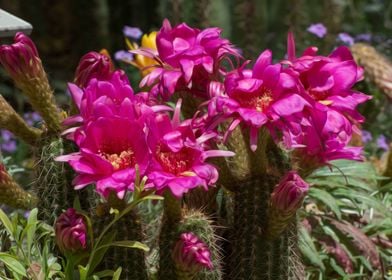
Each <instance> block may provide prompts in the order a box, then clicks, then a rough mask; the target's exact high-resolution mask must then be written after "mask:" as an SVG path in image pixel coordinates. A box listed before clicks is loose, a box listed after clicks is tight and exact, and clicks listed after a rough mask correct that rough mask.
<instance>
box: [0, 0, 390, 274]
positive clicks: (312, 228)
mask: <svg viewBox="0 0 392 280" xmlns="http://www.w3.org/2000/svg"><path fill="white" fill-rule="evenodd" d="M0 6H1V7H2V8H3V9H5V10H7V11H10V12H12V13H14V14H15V15H17V16H20V17H21V18H23V19H26V20H28V21H29V22H31V23H32V25H33V26H34V31H33V33H32V39H33V40H34V41H35V42H36V44H37V47H38V49H39V50H40V54H41V57H42V60H43V61H44V63H45V67H46V68H47V69H48V73H49V79H50V80H51V84H52V85H53V86H54V89H55V93H56V98H57V101H58V103H59V104H63V107H64V108H65V109H67V108H66V106H67V105H66V104H69V102H68V101H69V96H68V95H67V94H65V92H66V90H65V89H66V81H69V80H71V79H72V77H73V74H74V69H75V68H76V65H77V63H78V61H79V58H80V57H81V56H82V55H83V54H85V53H86V52H88V51H90V50H97V51H98V50H100V49H102V48H105V49H107V50H108V52H109V53H110V54H114V53H116V52H117V51H119V50H122V49H125V44H124V39H123V36H124V34H123V33H122V32H121V30H123V26H124V25H127V26H137V27H140V29H141V30H142V31H143V33H146V32H150V31H153V30H156V29H157V27H158V26H160V25H161V23H162V19H163V18H165V17H167V18H169V19H170V20H171V22H172V23H178V22H180V21H185V22H187V23H188V24H189V25H191V26H198V27H206V26H219V27H221V28H223V31H224V35H225V36H226V37H228V38H230V39H231V40H232V41H233V42H234V43H235V44H236V45H237V46H238V47H239V48H241V49H242V50H243V53H244V55H246V56H247V57H250V58H255V57H256V56H257V55H258V53H259V52H260V50H262V49H265V48H270V49H272V50H273V52H274V54H275V56H276V57H283V56H284V54H285V51H286V46H285V44H284V43H283V42H285V38H286V34H287V31H288V30H289V29H291V30H292V31H293V32H294V33H295V36H296V38H297V40H296V41H297V48H298V50H299V51H302V50H303V49H304V48H305V46H309V45H317V46H318V47H319V50H320V52H321V53H322V54H327V53H329V51H330V50H331V49H333V48H334V47H336V46H338V45H342V44H344V45H349V46H350V47H351V48H352V50H353V52H354V56H355V58H356V59H357V60H358V61H359V63H360V64H362V65H364V66H365V67H366V68H365V71H366V73H367V76H366V78H365V80H364V81H363V82H362V83H361V84H360V85H359V86H358V89H360V90H361V91H363V92H367V93H369V94H371V95H372V96H373V99H372V100H371V101H370V102H368V103H367V104H366V105H365V106H362V108H361V109H362V113H363V114H364V115H365V116H366V119H367V121H366V122H365V124H364V125H363V131H362V133H361V134H362V135H359V136H358V137H357V139H356V141H357V143H363V144H364V145H365V150H366V156H367V159H368V161H367V162H364V163H350V164H345V163H344V162H342V161H338V162H335V163H334V165H335V166H334V167H333V168H332V170H330V169H328V168H323V169H320V170H317V171H316V172H314V173H313V174H311V175H310V176H309V177H308V178H307V181H308V182H309V183H312V184H313V187H312V188H311V191H310V192H309V196H308V198H307V199H306V201H305V207H304V211H303V213H302V216H303V219H304V220H303V226H304V227H303V229H302V230H301V237H302V239H301V250H302V254H303V256H304V257H305V259H306V261H307V265H308V266H307V273H308V274H307V278H308V279H383V278H384V279H392V214H391V213H392V211H391V210H392V194H391V189H392V181H391V175H392V170H391V169H392V156H391V155H390V150H391V140H392V74H391V73H392V70H391V69H392V63H391V60H392V1H388V0H322V1H312V0H274V1H272V0H214V1H212V0H211V1H208V0H198V1H196V0H189V1H181V0H161V1H158V0H147V1H140V0H122V1H120V0H111V1H109V0H93V1H85V0H83V1H80V0H66V1H55V2H54V1H49V0H13V1H7V0H0ZM124 31H125V30H124ZM128 32H129V30H128ZM124 33H125V35H126V36H128V37H129V33H128V35H127V33H126V32H124ZM139 36H140V35H139ZM135 37H136V39H137V38H138V37H137V36H136V35H135ZM3 42H4V43H5V42H6V41H3ZM361 43H366V44H369V45H371V46H373V47H374V48H375V49H368V48H363V47H361V46H362V45H359V44H361ZM113 58H114V56H113ZM117 58H119V57H117ZM118 63H121V62H118ZM121 64H122V63H121ZM121 66H122V67H123V68H125V69H126V70H127V71H128V74H129V75H130V80H131V81H135V82H133V83H132V85H133V87H134V88H136V87H137V83H136V81H137V80H138V79H139V78H140V76H139V75H140V74H139V72H138V71H137V70H136V69H135V68H133V67H131V66H128V65H126V64H122V65H121ZM388 73H389V74H388ZM381 77H386V78H385V79H382V78H381ZM388 77H389V78H388ZM388 79H389V80H388ZM0 93H1V94H2V95H3V96H4V97H5V98H6V99H7V101H8V102H9V103H10V104H12V106H13V107H14V108H15V109H17V110H18V112H19V113H20V114H21V115H22V116H24V118H25V120H26V121H27V122H29V124H33V125H34V124H35V125H39V123H40V117H39V115H38V114H37V113H35V112H33V111H32V108H31V107H29V105H28V103H27V102H25V100H24V98H23V97H22V95H21V94H19V93H18V90H17V89H15V88H14V87H13V83H12V81H11V79H10V78H9V77H8V76H7V75H5V74H4V72H2V70H0ZM0 148H1V152H2V154H3V157H4V159H5V164H6V165H7V168H8V170H9V172H10V173H13V174H12V175H13V176H14V178H15V179H16V180H17V181H18V182H19V183H20V184H21V185H22V186H26V188H28V187H29V183H28V182H31V177H30V175H29V174H30V172H31V170H32V169H33V166H32V162H33V160H32V159H31V157H32V155H30V154H29V152H28V149H27V146H26V144H25V143H23V142H21V141H18V140H16V139H15V138H14V137H13V135H12V134H11V133H10V132H8V131H6V130H1V131H0ZM154 207H156V206H151V207H148V208H146V209H143V210H144V211H143V212H145V213H144V216H145V217H146V219H148V218H150V219H153V218H151V217H154V215H151V212H152V211H156V210H154V209H155V208H154ZM6 211H8V212H7V213H8V214H9V216H10V222H4V220H3V228H2V229H1V232H0V236H2V239H1V241H0V242H1V243H0V246H2V249H4V246H11V247H9V248H8V249H7V250H6V251H9V252H10V253H9V255H7V254H3V255H0V257H1V256H2V258H0V260H2V262H3V264H4V265H5V267H7V269H4V275H1V274H0V277H2V278H4V279H20V278H18V277H22V276H24V275H26V273H29V272H28V269H30V268H31V270H32V271H33V270H34V266H36V265H40V266H44V267H46V268H47V269H46V270H45V273H49V274H50V273H52V275H55V274H56V273H57V270H58V264H57V260H56V259H54V257H48V256H47V255H45V254H46V253H47V250H48V248H49V247H50V246H52V245H51V244H49V243H47V242H48V241H47V239H48V237H49V236H51V235H52V234H53V232H52V231H53V230H52V229H51V228H48V227H46V225H44V224H42V225H41V224H40V223H39V222H37V221H36V220H35V216H34V215H36V214H34V213H35V212H32V214H30V216H29V218H27V219H26V218H25V217H24V216H23V214H24V213H19V212H15V211H12V209H6ZM33 224H34V226H32V225H33ZM152 224H153V223H152ZM4 226H5V227H4ZM7 226H8V227H7ZM10 226H12V227H11V229H10V228H9V227H10ZM31 227H33V228H34V230H35V231H39V232H40V235H39V236H40V237H39V238H41V239H42V240H44V242H42V240H41V241H39V240H38V239H37V240H35V241H34V240H33V241H31V238H32V237H31V236H32V235H34V232H33V233H31V232H30V231H31V230H32V229H31ZM27 228H30V229H27ZM10 230H11V232H10ZM6 232H8V234H6ZM23 232H25V234H27V235H26V236H27V237H26V236H25V235H23V234H21V233H23ZM153 232H154V226H152V230H151V233H153ZM16 233H17V234H18V235H17V236H16V235H14V234H16ZM29 236H30V237H29ZM10 238H12V239H13V242H14V243H12V244H13V245H10V242H9V239H10ZM23 238H30V241H29V242H32V243H31V244H30V246H32V247H31V248H30V249H29V250H30V251H31V254H32V255H33V256H34V257H33V258H32V260H34V262H30V263H22V264H19V263H18V262H20V261H21V260H22V262H24V261H27V260H26V258H25V256H24V257H22V258H21V259H20V260H19V261H16V256H18V259H19V255H20V254H21V251H20V248H19V249H18V247H17V246H18V242H22V243H23V242H24V241H23ZM38 244H41V245H42V244H43V245H42V246H41V245H39V246H40V247H34V246H38ZM151 245H152V246H151V247H152V248H153V247H154V246H153V244H151ZM1 251H2V252H3V251H5V250H1ZM45 252H46V253H45ZM154 253H155V254H156V252H154V249H153V250H152V253H151V258H153V254H154ZM44 257H45V258H46V259H44ZM45 260H46V263H45ZM10 265H11V266H13V268H15V269H16V271H17V272H16V274H12V272H10V270H9V266H10ZM22 267H23V269H22ZM11 270H12V269H11ZM0 271H2V270H0ZM388 273H389V274H388ZM7 277H8V278H7ZM388 277H389V278H388ZM45 279H46V278H45Z"/></svg>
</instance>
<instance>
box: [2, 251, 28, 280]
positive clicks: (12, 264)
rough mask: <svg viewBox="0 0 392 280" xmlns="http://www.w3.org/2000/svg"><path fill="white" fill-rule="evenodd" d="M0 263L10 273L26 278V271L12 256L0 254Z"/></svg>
mask: <svg viewBox="0 0 392 280" xmlns="http://www.w3.org/2000/svg"><path fill="white" fill-rule="evenodd" d="M0 261H1V262H3V263H4V264H5V265H6V266H7V267H8V268H9V269H10V270H11V271H12V272H14V273H16V274H19V275H22V276H25V277H26V269H25V268H24V266H23V264H21V263H20V262H19V261H18V260H17V259H16V258H15V257H14V256H11V255H9V254H6V253H2V252H0Z"/></svg>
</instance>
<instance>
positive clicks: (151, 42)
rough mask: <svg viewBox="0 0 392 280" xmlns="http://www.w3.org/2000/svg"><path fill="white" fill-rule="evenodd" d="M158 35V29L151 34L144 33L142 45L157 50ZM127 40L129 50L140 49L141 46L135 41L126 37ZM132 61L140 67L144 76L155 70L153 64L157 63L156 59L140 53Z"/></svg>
mask: <svg viewBox="0 0 392 280" xmlns="http://www.w3.org/2000/svg"><path fill="white" fill-rule="evenodd" d="M156 37H157V32H156V31H153V32H151V33H150V34H144V35H143V37H142V41H141V46H140V47H141V48H144V49H151V50H153V51H156V50H157V44H156ZM125 41H126V43H127V47H128V49H129V50H137V49H139V46H138V45H137V44H136V43H133V42H131V41H129V40H128V39H125ZM130 63H131V64H132V65H133V66H135V67H137V68H139V70H140V73H141V75H142V76H143V77H144V76H146V75H147V74H149V73H150V72H151V71H152V70H154V67H153V66H154V65H156V64H157V62H156V60H155V59H153V58H151V57H147V56H144V55H140V54H135V56H134V60H133V61H132V62H130Z"/></svg>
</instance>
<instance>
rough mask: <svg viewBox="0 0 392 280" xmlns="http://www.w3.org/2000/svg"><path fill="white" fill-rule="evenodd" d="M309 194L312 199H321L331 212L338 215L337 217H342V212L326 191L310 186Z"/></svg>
mask: <svg viewBox="0 0 392 280" xmlns="http://www.w3.org/2000/svg"><path fill="white" fill-rule="evenodd" d="M309 196H310V197H311V198H313V199H316V200H319V201H321V202H322V203H324V204H325V205H326V206H328V207H329V208H330V209H331V210H332V212H334V214H335V215H336V217H338V218H339V219H341V218H342V213H341V212H340V209H339V206H338V204H337V202H336V199H335V198H334V197H333V196H332V195H330V194H329V193H328V192H327V191H325V190H322V189H319V188H310V190H309Z"/></svg>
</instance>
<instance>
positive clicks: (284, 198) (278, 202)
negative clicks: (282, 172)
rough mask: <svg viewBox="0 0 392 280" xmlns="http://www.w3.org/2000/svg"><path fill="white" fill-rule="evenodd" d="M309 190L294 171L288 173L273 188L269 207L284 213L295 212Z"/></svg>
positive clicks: (306, 184)
mask: <svg viewBox="0 0 392 280" xmlns="http://www.w3.org/2000/svg"><path fill="white" fill-rule="evenodd" d="M308 190H309V185H308V183H306V182H305V181H304V180H303V179H302V178H301V177H300V176H299V175H298V174H297V172H295V171H290V172H288V173H287V174H286V176H284V177H283V179H282V180H281V181H280V183H279V184H278V185H277V186H276V187H275V189H274V191H273V193H272V195H271V207H274V208H277V209H279V210H281V211H284V212H287V213H288V212H295V211H297V209H298V208H299V207H300V206H301V204H302V200H303V199H304V197H305V195H306V194H307V192H308Z"/></svg>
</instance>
